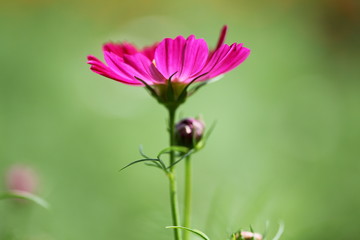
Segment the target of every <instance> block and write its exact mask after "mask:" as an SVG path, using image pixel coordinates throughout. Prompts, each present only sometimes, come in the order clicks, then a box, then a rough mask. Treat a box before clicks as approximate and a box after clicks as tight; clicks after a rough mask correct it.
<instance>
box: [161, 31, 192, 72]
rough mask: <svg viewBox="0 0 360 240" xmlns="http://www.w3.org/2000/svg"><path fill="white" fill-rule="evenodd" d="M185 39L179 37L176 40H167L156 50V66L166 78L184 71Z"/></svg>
mask: <svg viewBox="0 0 360 240" xmlns="http://www.w3.org/2000/svg"><path fill="white" fill-rule="evenodd" d="M184 45H185V38H184V37H183V36H178V37H176V38H175V39H171V38H165V39H164V40H162V41H161V42H160V44H159V46H158V47H157V48H156V50H155V65H156V68H157V69H159V71H160V72H161V74H162V75H163V76H164V77H165V78H167V79H168V78H169V77H170V76H171V75H172V74H174V73H175V72H178V73H179V72H180V71H181V69H182V54H183V49H184Z"/></svg>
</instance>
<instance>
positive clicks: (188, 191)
mask: <svg viewBox="0 0 360 240" xmlns="http://www.w3.org/2000/svg"><path fill="white" fill-rule="evenodd" d="M191 172H192V170H191V159H190V156H188V157H187V158H186V160H185V191H184V192H185V197H184V224H183V226H184V227H188V228H190V223H191V195H192V173H191ZM189 234H190V232H189V231H185V232H184V240H189V236H190V235H189Z"/></svg>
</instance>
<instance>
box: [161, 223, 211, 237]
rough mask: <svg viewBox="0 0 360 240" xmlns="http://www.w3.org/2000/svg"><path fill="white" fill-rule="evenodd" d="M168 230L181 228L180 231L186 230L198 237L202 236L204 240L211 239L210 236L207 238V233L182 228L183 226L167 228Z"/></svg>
mask: <svg viewBox="0 0 360 240" xmlns="http://www.w3.org/2000/svg"><path fill="white" fill-rule="evenodd" d="M166 228H179V229H182V230H186V231H189V232H192V233H195V234H196V235H198V236H200V237H201V238H202V239H204V240H210V238H209V237H208V236H206V234H205V233H203V232H201V231H200V230H197V229H192V228H187V227H182V226H167V227H166Z"/></svg>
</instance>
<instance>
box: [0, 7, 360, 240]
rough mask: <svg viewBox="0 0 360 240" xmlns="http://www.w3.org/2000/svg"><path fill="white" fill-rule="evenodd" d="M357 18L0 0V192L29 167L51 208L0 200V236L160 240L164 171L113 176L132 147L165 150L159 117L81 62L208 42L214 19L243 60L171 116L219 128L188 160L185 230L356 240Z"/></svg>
mask: <svg viewBox="0 0 360 240" xmlns="http://www.w3.org/2000/svg"><path fill="white" fill-rule="evenodd" d="M359 20H360V19H359V2H358V1H355V0H328V1H325V0H318V1H300V0H292V1H291V0H289V1H285V0H278V1H241V0H207V1H205V0H184V1H170V0H169V1H165V0H153V1H149V0H133V1H109V0H105V1H91V0H88V1H84V0H75V1H55V0H22V1H19V0H15V1H0V54H1V55H0V66H1V67H0V69H1V74H0V79H1V81H0V99H1V101H0V178H1V179H2V180H1V181H0V183H1V186H0V188H1V190H3V191H5V190H6V187H5V184H3V183H4V176H5V173H6V170H7V169H8V168H9V167H10V166H12V165H13V164H18V163H21V164H25V165H28V166H31V167H32V168H33V169H34V170H36V172H37V173H38V175H39V179H40V187H39V189H38V194H39V195H41V196H42V197H44V198H45V199H46V200H48V201H49V202H50V204H51V205H52V208H51V210H50V211H46V210H44V209H42V208H40V207H38V206H35V205H32V204H22V203H19V202H16V203H14V202H10V201H1V202H0V239H1V240H8V239H7V237H6V236H12V237H13V238H12V239H21V240H23V239H26V240H30V239H31V240H64V239H66V240H75V239H76V240H81V239H86V240H91V239H94V240H95V239H96V240H98V239H109V240H110V239H139V240H140V239H157V240H165V239H171V238H172V231H171V230H167V229H165V228H164V226H167V225H171V221H170V211H169V203H168V192H167V190H168V185H167V179H166V177H165V176H164V175H163V173H162V172H160V171H158V170H156V169H153V168H148V167H146V166H143V165H137V166H134V167H132V168H129V169H127V170H126V171H124V172H122V173H119V172H118V170H119V169H120V168H121V167H123V166H124V165H126V164H127V163H128V162H130V161H133V160H136V159H138V158H139V153H138V146H139V145H140V144H143V146H144V150H145V152H146V153H147V154H149V155H155V154H156V153H157V152H158V151H159V150H160V149H162V148H164V147H166V146H167V135H166V127H165V123H166V111H165V109H164V108H163V107H162V106H159V105H158V104H157V103H156V101H155V100H154V99H152V98H151V97H149V95H148V94H147V93H146V91H145V90H144V89H142V88H139V87H131V86H126V85H122V84H120V83H117V82H115V81H112V80H109V79H105V78H103V77H101V76H99V75H96V74H94V73H92V72H91V71H90V70H89V66H88V65H87V64H86V56H87V55H88V54H94V55H96V56H98V57H100V58H102V53H101V45H102V44H103V43H104V42H107V41H124V40H126V41H129V42H132V43H135V44H136V45H137V46H145V45H150V44H152V43H153V42H155V41H159V40H161V39H162V38H164V37H175V36H177V35H185V36H187V35H190V34H195V35H196V36H197V37H200V38H204V39H206V40H207V42H208V43H209V45H210V46H212V47H214V46H215V44H216V41H217V37H218V34H219V31H220V29H221V27H222V26H223V24H228V26H229V32H228V37H227V41H226V42H227V43H232V42H243V43H244V44H245V46H246V47H249V48H250V49H251V50H252V53H251V56H250V57H249V59H248V60H246V61H245V62H244V63H243V64H242V65H241V66H240V67H239V68H237V69H236V70H235V71H232V72H231V73H228V74H226V76H225V77H224V78H223V79H221V81H218V82H216V83H213V84H211V85H209V86H207V87H206V88H203V89H201V91H199V92H198V93H197V94H196V95H195V96H193V97H191V99H189V100H188V102H187V104H186V105H184V106H182V107H181V109H180V112H181V114H182V116H196V115H199V114H201V115H202V116H203V118H204V119H205V121H206V122H207V123H208V126H209V125H211V123H212V122H214V121H216V122H217V125H216V128H215V130H214V132H213V134H212V137H211V139H210V140H209V142H208V145H207V148H206V149H205V150H203V151H202V152H200V153H198V154H196V156H195V157H194V171H196V173H195V180H194V184H195V186H194V190H195V193H194V216H193V226H194V227H195V228H197V229H200V230H203V231H204V232H206V233H207V234H208V235H209V236H210V238H211V239H212V240H216V239H219V240H224V239H226V237H227V236H228V235H229V234H230V233H231V232H232V231H236V230H238V229H240V228H242V229H249V225H250V224H251V225H252V226H253V228H254V229H255V230H256V231H260V232H262V231H263V230H264V229H265V224H266V222H267V221H268V222H269V223H270V236H271V235H274V234H275V232H276V230H277V227H278V223H279V222H280V221H283V222H284V223H285V226H286V227H285V233H284V235H283V238H282V239H286V240H296V239H308V240H311V239H356V237H357V236H359V234H360V229H359V218H360V206H359V203H360V192H359V189H360V161H359V160H360V158H359V156H360V150H359V149H360V110H359V109H360V108H359V105H360V83H359V79H360V78H359V73H360V70H359V69H360V68H359V60H360V59H359V58H360V57H359V56H360V55H359V53H360V51H359V42H360V41H359V40H360V37H359V36H360V34H359V33H360V31H359V26H360V24H359ZM178 171H179V182H180V188H181V186H182V184H181V182H182V180H183V178H182V174H181V173H182V167H179V169H178ZM9 239H10V238H9Z"/></svg>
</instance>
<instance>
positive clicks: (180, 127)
mask: <svg viewBox="0 0 360 240" xmlns="http://www.w3.org/2000/svg"><path fill="white" fill-rule="evenodd" d="M204 130H205V124H204V122H203V121H201V120H198V119H195V118H185V119H183V120H181V121H180V122H178V123H177V124H176V126H175V138H176V144H177V145H179V146H184V147H188V148H193V147H194V146H195V145H196V144H197V143H198V142H199V141H200V140H201V138H202V137H203V134H204Z"/></svg>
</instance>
